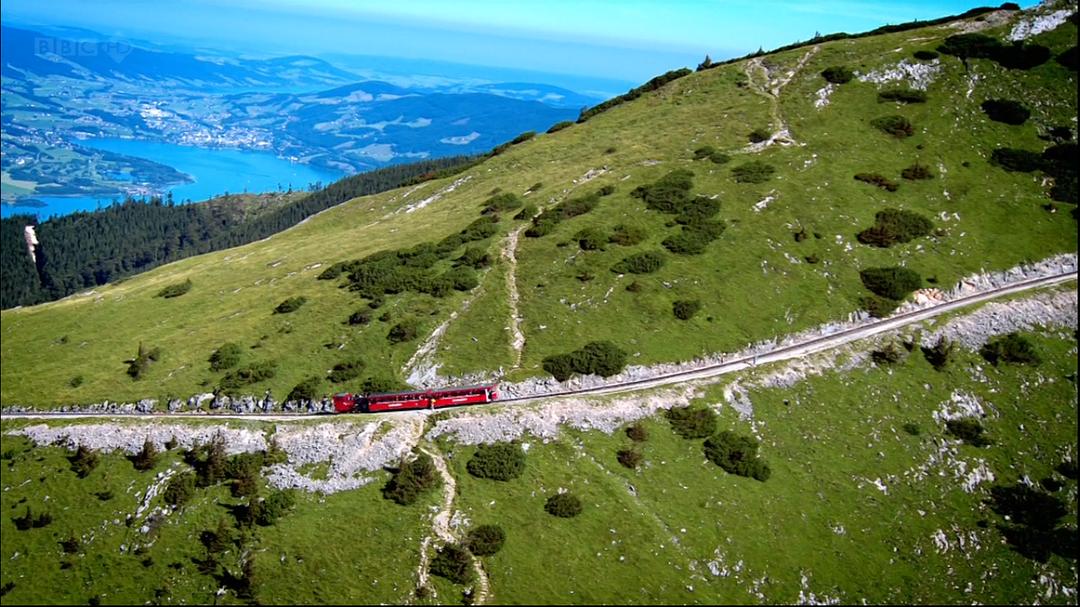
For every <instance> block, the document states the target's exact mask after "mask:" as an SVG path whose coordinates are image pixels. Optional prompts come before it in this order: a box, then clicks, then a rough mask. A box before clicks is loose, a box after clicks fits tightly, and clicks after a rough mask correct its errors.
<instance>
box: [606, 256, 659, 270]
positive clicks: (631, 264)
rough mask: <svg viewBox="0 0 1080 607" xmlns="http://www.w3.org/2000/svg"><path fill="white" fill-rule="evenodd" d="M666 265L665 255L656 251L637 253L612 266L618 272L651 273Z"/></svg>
mask: <svg viewBox="0 0 1080 607" xmlns="http://www.w3.org/2000/svg"><path fill="white" fill-rule="evenodd" d="M663 266H664V256H663V254H661V253H658V252H654V251H646V252H644V253H635V254H633V255H630V256H628V257H625V258H623V260H622V261H620V262H619V263H617V264H615V265H614V266H612V267H611V271H612V272H615V273H618V274H651V273H653V272H655V271H657V270H659V269H660V268H662V267H663Z"/></svg>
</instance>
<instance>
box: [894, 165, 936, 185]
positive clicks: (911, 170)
mask: <svg viewBox="0 0 1080 607" xmlns="http://www.w3.org/2000/svg"><path fill="white" fill-rule="evenodd" d="M900 176H901V177H903V178H904V179H907V180H909V181H916V180H920V179H933V178H934V173H933V172H931V171H930V167H928V166H926V165H925V164H919V163H918V162H916V163H915V164H913V165H911V166H909V167H907V168H905V169H904V170H902V171H900Z"/></svg>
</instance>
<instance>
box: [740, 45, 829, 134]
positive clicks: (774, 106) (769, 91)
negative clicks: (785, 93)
mask: <svg viewBox="0 0 1080 607" xmlns="http://www.w3.org/2000/svg"><path fill="white" fill-rule="evenodd" d="M818 50H820V48H819V47H818V46H814V47H812V48H810V50H808V51H806V54H804V55H803V56H802V57H801V58H800V59H799V62H798V63H797V64H795V67H794V68H792V70H791V71H790V72H787V73H786V74H784V76H782V77H780V78H775V79H774V78H773V73H772V72H771V71H770V70H769V68H767V67H766V66H765V62H764V61H763V60H762V59H761V58H760V57H755V58H753V59H751V60H749V61H747V62H746V67H745V68H744V70H745V72H746V77H747V79H749V81H750V90H752V91H753V92H755V93H757V94H758V95H760V96H762V97H764V98H766V99H768V100H769V116H770V119H771V120H772V125H771V128H772V135H770V136H769V138H768V139H766V140H765V141H761V142H758V143H753V144H750V145H749V146H747V148H746V150H745V151H747V152H751V153H753V152H760V151H761V150H763V149H765V148H767V147H769V146H770V145H783V146H788V145H797V143H798V142H796V141H795V138H794V137H792V135H791V129H790V128H789V127H788V125H787V123H786V122H785V121H784V117H783V115H782V114H781V113H780V91H781V90H782V89H783V88H784V87H785V86H787V85H788V83H790V82H791V81H792V79H794V78H795V75H796V74H798V73H799V71H801V70H802V68H803V67H804V66H805V65H806V62H807V61H809V60H810V58H811V57H813V56H814V55H815V54H816V53H817V52H818Z"/></svg>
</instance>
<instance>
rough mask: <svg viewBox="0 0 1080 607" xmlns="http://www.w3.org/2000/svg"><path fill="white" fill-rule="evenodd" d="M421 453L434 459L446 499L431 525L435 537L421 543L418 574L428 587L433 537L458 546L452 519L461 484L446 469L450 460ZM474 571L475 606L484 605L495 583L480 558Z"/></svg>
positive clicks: (422, 584) (420, 584) (439, 454)
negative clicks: (451, 525) (451, 526)
mask: <svg viewBox="0 0 1080 607" xmlns="http://www.w3.org/2000/svg"><path fill="white" fill-rule="evenodd" d="M420 451H421V452H423V453H425V454H427V455H428V456H429V457H431V461H432V462H434V464H435V469H436V470H438V471H439V475H440V476H442V480H443V500H442V506H441V507H440V508H439V512H438V513H437V514H436V515H435V518H434V519H433V520H432V522H431V535H428V536H427V537H425V538H424V540H423V541H422V542H421V543H420V568H419V570H418V571H417V574H418V575H417V579H418V580H419V581H418V582H417V586H418V587H421V588H423V587H428V566H429V565H430V563H431V548H432V546H431V545H432V538H433V537H436V538H438V539H439V541H440V542H442V543H443V544H453V543H456V542H457V541H458V540H457V537H456V536H455V535H454V532H453V530H451V528H450V520H451V519H452V518H453V514H454V498H455V497H457V481H455V480H454V475H452V474H450V469H449V468H448V467H447V466H446V459H445V458H444V457H443V454H442V452H441V451H439V450H438V449H434V451H433V450H429V449H427V448H426V447H420ZM472 562H473V569H474V570H475V571H476V586H475V587H474V589H473V597H472V599H473V604H474V605H482V604H484V603H485V602H487V601H488V600H489V599H490V598H491V584H490V583H489V581H488V577H487V572H486V571H484V567H483V566H482V565H481V563H480V559H478V558H476V557H472ZM431 592H432V597H433V598H434V597H435V594H434V592H435V591H434V589H431Z"/></svg>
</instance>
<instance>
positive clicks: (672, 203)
mask: <svg viewBox="0 0 1080 607" xmlns="http://www.w3.org/2000/svg"><path fill="white" fill-rule="evenodd" d="M693 179H694V174H693V173H692V172H690V171H688V170H686V169H676V170H674V171H671V172H669V173H668V174H666V175H664V176H663V177H661V178H660V179H658V180H656V181H655V182H653V183H651V184H646V185H640V186H638V187H636V188H634V189H633V190H632V191H631V192H630V196H632V197H634V198H640V199H641V200H642V201H643V202H644V203H645V206H646V207H647V208H649V209H652V210H654V211H660V212H662V213H671V214H678V213H680V212H682V210H683V208H684V207H685V206H686V204H687V203H688V202H689V200H690V190H691V189H692V188H693V187H694V181H693Z"/></svg>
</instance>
